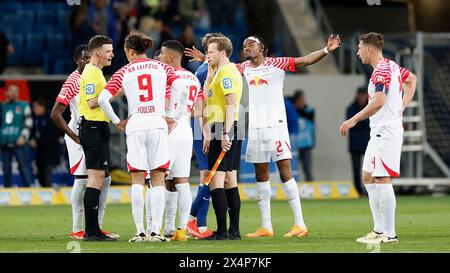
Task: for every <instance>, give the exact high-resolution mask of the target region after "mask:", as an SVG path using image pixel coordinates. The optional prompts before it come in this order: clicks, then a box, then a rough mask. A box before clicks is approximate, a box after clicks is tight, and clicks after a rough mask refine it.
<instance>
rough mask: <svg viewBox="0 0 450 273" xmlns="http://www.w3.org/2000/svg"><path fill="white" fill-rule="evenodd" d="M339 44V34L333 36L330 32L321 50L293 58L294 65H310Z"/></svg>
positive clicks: (297, 66)
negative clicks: (325, 44)
mask: <svg viewBox="0 0 450 273" xmlns="http://www.w3.org/2000/svg"><path fill="white" fill-rule="evenodd" d="M340 45H341V38H340V37H339V35H336V36H334V35H333V34H330V36H329V37H328V42H327V46H326V47H325V48H323V49H321V50H318V51H315V52H313V53H310V54H308V55H306V56H302V57H298V58H295V59H294V62H295V67H296V68H299V67H302V66H307V65H312V64H315V63H317V62H318V61H320V60H322V58H323V57H325V56H327V55H328V53H329V52H332V51H334V50H336V49H337V48H338V47H339V46H340Z"/></svg>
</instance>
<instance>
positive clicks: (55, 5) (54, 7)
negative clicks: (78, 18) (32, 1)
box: [44, 1, 68, 13]
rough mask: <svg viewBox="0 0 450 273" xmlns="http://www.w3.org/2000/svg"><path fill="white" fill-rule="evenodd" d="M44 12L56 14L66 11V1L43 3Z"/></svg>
mask: <svg viewBox="0 0 450 273" xmlns="http://www.w3.org/2000/svg"><path fill="white" fill-rule="evenodd" d="M44 6H45V10H48V11H51V12H54V13H57V12H60V11H66V10H68V5H67V3H66V1H60V2H49V3H45V5H44Z"/></svg>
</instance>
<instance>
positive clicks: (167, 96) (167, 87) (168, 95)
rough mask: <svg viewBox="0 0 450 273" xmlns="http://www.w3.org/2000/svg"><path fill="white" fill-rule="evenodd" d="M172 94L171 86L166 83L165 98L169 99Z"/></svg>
mask: <svg viewBox="0 0 450 273" xmlns="http://www.w3.org/2000/svg"><path fill="white" fill-rule="evenodd" d="M171 95H172V86H169V85H166V99H168V100H170V96H171Z"/></svg>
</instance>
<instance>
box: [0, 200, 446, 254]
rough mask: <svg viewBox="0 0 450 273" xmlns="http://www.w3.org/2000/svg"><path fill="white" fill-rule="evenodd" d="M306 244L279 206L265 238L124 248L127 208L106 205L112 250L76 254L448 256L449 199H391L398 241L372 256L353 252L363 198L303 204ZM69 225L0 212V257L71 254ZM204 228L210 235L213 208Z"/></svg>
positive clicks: (64, 220) (45, 214)
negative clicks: (292, 233)
mask: <svg viewBox="0 0 450 273" xmlns="http://www.w3.org/2000/svg"><path fill="white" fill-rule="evenodd" d="M302 206H303V214H304V218H305V221H306V224H307V225H308V228H309V231H310V236H309V237H308V238H305V239H300V238H283V234H284V233H285V232H287V231H288V229H289V227H290V226H291V224H292V221H293V217H292V213H291V210H290V208H289V205H288V203H287V202H286V201H273V202H272V222H273V227H274V230H275V236H274V237H272V238H256V239H247V238H243V239H242V240H241V241H216V242H210V241H209V242H205V241H196V240H193V239H190V240H188V241H187V242H169V243H149V242H148V243H128V239H129V238H131V237H132V235H133V234H134V232H135V227H134V222H133V219H132V215H131V206H130V205H109V206H108V209H107V211H106V215H105V221H104V222H105V223H104V227H105V229H106V230H108V231H112V232H115V233H119V234H120V235H121V238H120V241H119V242H116V243H87V242H80V246H81V252H83V253H84V252H158V253H174V252H181V253H185V252H189V253H254V252H263V253H264V252H289V253H292V252H294V253H295V252H307V253H311V252H313V253H317V252H327V253H341V252H345V253H368V252H372V251H374V250H376V251H380V252H450V228H449V227H450V197H436V198H432V197H423V196H415V197H409V196H401V197H398V198H397V217H396V225H397V233H398V236H399V240H400V243H399V244H397V245H381V247H380V248H379V249H374V248H370V247H367V246H366V245H362V244H358V243H356V242H355V239H356V238H357V237H359V236H362V235H364V234H366V233H367V232H368V231H370V229H371V228H372V219H371V215H370V210H369V206H368V202H367V199H366V198H362V199H358V200H302ZM71 223H72V217H71V208H70V206H40V207H1V208H0V227H1V228H0V231H1V232H0V252H70V251H71V246H72V244H73V243H70V242H72V240H71V239H70V238H69V237H68V234H69V232H70V228H71ZM208 223H209V226H210V227H211V228H215V216H214V212H213V210H212V208H210V213H209V216H208ZM259 224H260V218H259V209H258V204H257V203H256V202H251V201H248V202H243V203H242V209H241V232H242V235H244V234H246V233H248V232H251V231H254V230H255V229H256V228H257V227H258V226H259Z"/></svg>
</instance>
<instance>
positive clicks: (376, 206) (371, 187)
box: [364, 183, 383, 233]
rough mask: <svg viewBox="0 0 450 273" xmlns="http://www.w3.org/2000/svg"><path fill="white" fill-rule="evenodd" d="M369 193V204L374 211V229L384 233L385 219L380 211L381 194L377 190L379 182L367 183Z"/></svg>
mask: <svg viewBox="0 0 450 273" xmlns="http://www.w3.org/2000/svg"><path fill="white" fill-rule="evenodd" d="M364 186H365V187H366V190H367V195H368V196H369V206H370V210H371V211H372V218H373V231H375V232H377V233H383V219H382V218H381V212H380V196H379V194H378V190H377V184H375V183H372V184H365V185H364Z"/></svg>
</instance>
